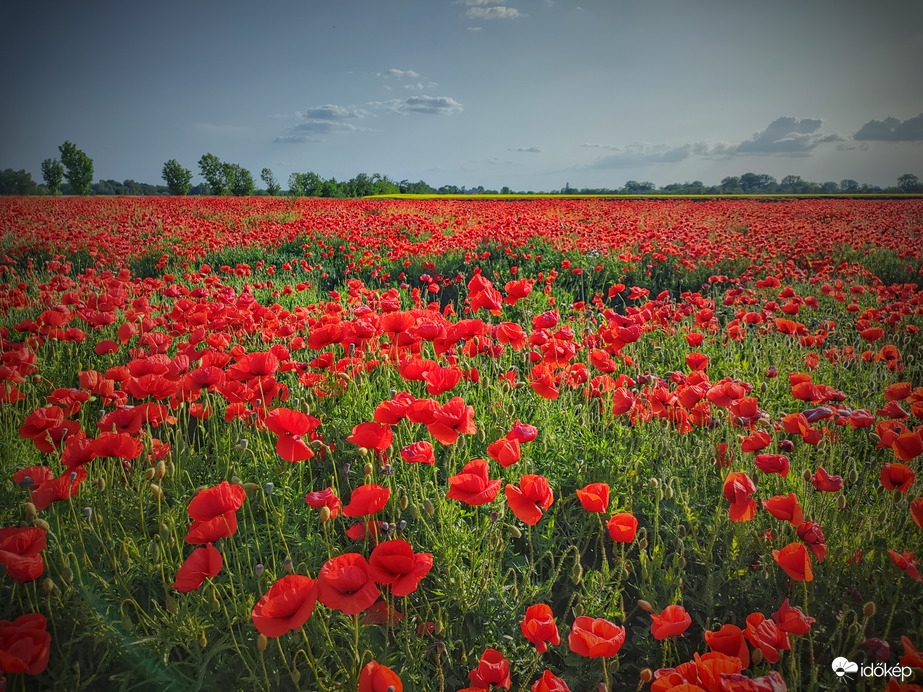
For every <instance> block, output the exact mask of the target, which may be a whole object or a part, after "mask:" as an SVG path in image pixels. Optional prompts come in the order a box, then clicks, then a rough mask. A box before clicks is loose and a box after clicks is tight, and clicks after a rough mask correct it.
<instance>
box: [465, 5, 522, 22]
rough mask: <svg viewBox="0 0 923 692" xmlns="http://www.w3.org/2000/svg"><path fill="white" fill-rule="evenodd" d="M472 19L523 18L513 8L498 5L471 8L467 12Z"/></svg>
mask: <svg viewBox="0 0 923 692" xmlns="http://www.w3.org/2000/svg"><path fill="white" fill-rule="evenodd" d="M465 14H466V15H468V17H469V18H471V19H516V18H517V17H521V16H523V15H522V14H521V13H520V12H519V10H517V9H515V8H513V7H504V6H503V5H496V6H493V7H469V8H468V10H467V11H466V12H465Z"/></svg>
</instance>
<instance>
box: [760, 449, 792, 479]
mask: <svg viewBox="0 0 923 692" xmlns="http://www.w3.org/2000/svg"><path fill="white" fill-rule="evenodd" d="M753 463H754V464H756V468H758V469H759V470H760V471H762V472H763V473H777V474H779V475H780V476H782V478H788V471H789V469H790V468H791V463H790V462H789V460H788V457H787V456H785V455H784V454H757V455H756V457H755V458H754V460H753Z"/></svg>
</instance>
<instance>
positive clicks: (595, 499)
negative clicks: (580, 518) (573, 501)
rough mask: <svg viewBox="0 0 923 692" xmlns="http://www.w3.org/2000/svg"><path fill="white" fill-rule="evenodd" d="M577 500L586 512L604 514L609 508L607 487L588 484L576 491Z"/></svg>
mask: <svg viewBox="0 0 923 692" xmlns="http://www.w3.org/2000/svg"><path fill="white" fill-rule="evenodd" d="M577 498H578V499H579V500H580V504H581V505H583V508H584V509H585V510H586V511H587V512H600V513H602V512H605V511H606V510H607V509H608V508H609V485H608V484H607V483H590V484H589V485H587V486H584V487H583V488H581V489H579V490H577Z"/></svg>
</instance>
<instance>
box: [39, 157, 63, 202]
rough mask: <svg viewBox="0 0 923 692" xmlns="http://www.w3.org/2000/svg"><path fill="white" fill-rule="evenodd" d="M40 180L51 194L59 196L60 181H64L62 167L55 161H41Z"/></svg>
mask: <svg viewBox="0 0 923 692" xmlns="http://www.w3.org/2000/svg"><path fill="white" fill-rule="evenodd" d="M42 179H43V180H44V181H45V187H47V188H48V191H49V192H50V193H51V194H53V195H57V194H59V193H60V192H61V181H62V180H64V166H62V165H61V162H60V161H58V160H57V159H45V160H44V161H42Z"/></svg>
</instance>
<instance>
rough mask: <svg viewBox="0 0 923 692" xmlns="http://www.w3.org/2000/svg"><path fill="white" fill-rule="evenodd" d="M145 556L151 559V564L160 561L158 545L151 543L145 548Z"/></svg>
mask: <svg viewBox="0 0 923 692" xmlns="http://www.w3.org/2000/svg"><path fill="white" fill-rule="evenodd" d="M155 538H160V536H155ZM147 554H148V557H150V558H151V561H152V562H158V561H159V560H160V543H158V542H157V541H153V542H152V543H151V544H150V545H149V546H148V547H147Z"/></svg>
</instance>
